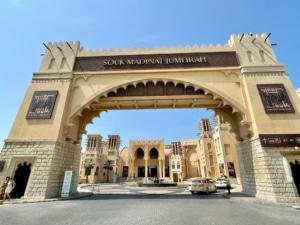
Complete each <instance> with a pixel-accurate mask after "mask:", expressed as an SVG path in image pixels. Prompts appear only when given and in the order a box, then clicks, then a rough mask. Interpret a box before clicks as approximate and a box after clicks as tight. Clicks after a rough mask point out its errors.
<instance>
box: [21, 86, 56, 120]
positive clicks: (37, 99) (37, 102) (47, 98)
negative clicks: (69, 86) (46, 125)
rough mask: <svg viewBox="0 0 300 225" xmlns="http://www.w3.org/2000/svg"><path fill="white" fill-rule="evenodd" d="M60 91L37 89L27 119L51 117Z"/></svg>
mask: <svg viewBox="0 0 300 225" xmlns="http://www.w3.org/2000/svg"><path fill="white" fill-rule="evenodd" d="M57 95H58V91H35V92H34V93H33V96H32V99H31V103H30V106H29V109H28V112H27V115H26V119H27V120H29V119H51V117H52V112H53V109H54V106H55V102H56V98H57Z"/></svg>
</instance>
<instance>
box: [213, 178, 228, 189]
mask: <svg viewBox="0 0 300 225" xmlns="http://www.w3.org/2000/svg"><path fill="white" fill-rule="evenodd" d="M215 184H216V187H217V188H226V186H227V184H226V178H224V177H220V178H218V179H217V180H216V183H215Z"/></svg>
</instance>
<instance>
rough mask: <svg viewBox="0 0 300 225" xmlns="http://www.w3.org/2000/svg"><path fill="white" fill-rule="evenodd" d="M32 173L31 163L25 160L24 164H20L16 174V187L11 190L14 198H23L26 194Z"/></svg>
mask: <svg viewBox="0 0 300 225" xmlns="http://www.w3.org/2000/svg"><path fill="white" fill-rule="evenodd" d="M30 173H31V163H29V164H27V162H24V163H23V164H21V163H19V164H18V167H17V169H16V172H15V176H14V180H15V182H16V187H15V188H14V189H13V190H12V192H11V197H12V198H21V197H23V196H24V194H25V190H26V187H27V183H28V179H29V176H30Z"/></svg>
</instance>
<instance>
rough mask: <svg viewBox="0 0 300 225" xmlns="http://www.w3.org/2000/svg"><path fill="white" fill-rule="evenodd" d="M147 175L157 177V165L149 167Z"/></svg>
mask: <svg viewBox="0 0 300 225" xmlns="http://www.w3.org/2000/svg"><path fill="white" fill-rule="evenodd" d="M149 177H157V167H150V168H149Z"/></svg>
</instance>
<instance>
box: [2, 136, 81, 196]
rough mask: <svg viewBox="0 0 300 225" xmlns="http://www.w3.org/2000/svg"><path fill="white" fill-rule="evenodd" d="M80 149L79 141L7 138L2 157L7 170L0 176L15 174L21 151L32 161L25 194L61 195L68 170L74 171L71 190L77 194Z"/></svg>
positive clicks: (24, 156) (23, 155) (71, 192)
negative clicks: (74, 142) (76, 142)
mask: <svg viewBox="0 0 300 225" xmlns="http://www.w3.org/2000/svg"><path fill="white" fill-rule="evenodd" d="M80 149H81V148H80V146H79V145H78V144H73V143H68V142H60V141H40V140H31V141H28V140H6V141H5V144H4V146H3V149H2V151H1V160H5V161H6V171H5V173H0V179H1V180H2V179H3V178H4V177H5V176H13V175H14V172H15V169H16V162H17V161H18V158H19V157H20V156H19V155H20V153H21V154H22V158H24V159H31V160H32V161H33V163H32V167H31V174H30V177H29V181H28V183H27V187H26V192H25V195H24V198H30V199H33V198H34V199H44V198H54V197H58V196H60V194H61V188H62V184H63V179H64V171H65V170H73V172H74V177H73V182H72V184H73V186H72V187H71V190H70V194H74V193H76V192H77V183H78V173H79V165H80ZM31 160H30V161H31ZM62 162H63V163H62Z"/></svg>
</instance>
